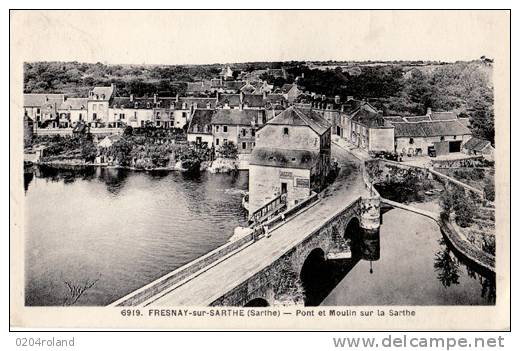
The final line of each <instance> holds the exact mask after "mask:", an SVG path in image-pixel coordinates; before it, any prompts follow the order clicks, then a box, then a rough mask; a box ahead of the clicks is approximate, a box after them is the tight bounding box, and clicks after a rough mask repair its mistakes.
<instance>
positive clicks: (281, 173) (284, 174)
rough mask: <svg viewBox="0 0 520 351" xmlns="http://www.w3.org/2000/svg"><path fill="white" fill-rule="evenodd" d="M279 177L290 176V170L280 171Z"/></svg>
mask: <svg viewBox="0 0 520 351" xmlns="http://www.w3.org/2000/svg"><path fill="white" fill-rule="evenodd" d="M280 178H292V172H287V171H280Z"/></svg>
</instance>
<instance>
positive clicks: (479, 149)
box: [462, 137, 495, 161]
mask: <svg viewBox="0 0 520 351" xmlns="http://www.w3.org/2000/svg"><path fill="white" fill-rule="evenodd" d="M462 149H463V151H464V152H465V153H466V154H468V155H482V156H484V158H486V159H487V160H489V161H492V160H494V158H495V148H494V147H493V146H492V145H491V142H490V141H489V140H484V139H480V138H476V137H472V138H471V139H469V140H468V141H467V142H466V143H465V144H464V145H463V146H462Z"/></svg>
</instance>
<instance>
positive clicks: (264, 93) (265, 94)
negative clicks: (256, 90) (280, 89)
mask: <svg viewBox="0 0 520 351" xmlns="http://www.w3.org/2000/svg"><path fill="white" fill-rule="evenodd" d="M262 99H264V100H265V99H267V91H265V90H264V91H263V92H262Z"/></svg>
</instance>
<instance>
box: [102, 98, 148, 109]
mask: <svg viewBox="0 0 520 351" xmlns="http://www.w3.org/2000/svg"><path fill="white" fill-rule="evenodd" d="M109 106H110V107H111V108H137V109H152V108H154V107H155V105H154V103H153V98H134V99H133V101H131V100H130V97H122V96H116V97H114V98H113V99H112V100H111V101H110V105H109Z"/></svg>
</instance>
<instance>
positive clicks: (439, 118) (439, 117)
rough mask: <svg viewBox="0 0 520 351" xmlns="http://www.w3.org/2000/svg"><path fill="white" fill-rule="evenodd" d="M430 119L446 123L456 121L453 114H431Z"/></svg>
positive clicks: (455, 116)
mask: <svg viewBox="0 0 520 351" xmlns="http://www.w3.org/2000/svg"><path fill="white" fill-rule="evenodd" d="M431 119H432V120H433V121H447V120H451V119H457V115H456V114H455V112H432V114H431Z"/></svg>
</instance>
